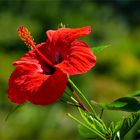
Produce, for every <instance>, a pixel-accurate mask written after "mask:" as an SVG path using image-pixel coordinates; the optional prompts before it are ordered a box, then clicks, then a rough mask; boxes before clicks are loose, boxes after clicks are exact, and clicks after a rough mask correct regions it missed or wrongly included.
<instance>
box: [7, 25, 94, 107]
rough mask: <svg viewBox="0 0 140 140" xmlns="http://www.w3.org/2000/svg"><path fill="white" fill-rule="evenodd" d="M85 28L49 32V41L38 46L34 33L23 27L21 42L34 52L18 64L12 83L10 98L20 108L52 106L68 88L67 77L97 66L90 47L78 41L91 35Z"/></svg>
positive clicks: (11, 77) (9, 92) (20, 31)
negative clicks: (34, 39)
mask: <svg viewBox="0 0 140 140" xmlns="http://www.w3.org/2000/svg"><path fill="white" fill-rule="evenodd" d="M90 31H91V29H90V27H89V26H87V27H83V28H75V29H72V28H60V29H58V30H49V31H47V32H46V35H47V37H48V39H47V40H46V42H43V43H41V44H38V45H36V46H35V45H34V41H33V38H32V37H31V35H30V32H29V31H28V30H27V29H26V28H24V27H23V26H21V27H20V28H19V29H18V33H19V36H20V38H21V39H22V40H23V41H24V42H25V43H26V44H27V45H28V46H30V47H31V48H32V50H30V51H29V52H27V53H26V54H25V55H24V56H23V57H21V58H19V59H18V60H16V61H15V62H14V63H13V65H14V66H15V70H14V72H13V73H12V74H11V76H10V79H9V87H8V97H9V99H10V100H11V101H12V102H14V103H17V104H22V103H24V102H25V101H30V102H31V103H33V104H39V105H48V104H51V103H53V102H55V101H56V100H58V99H59V98H60V97H61V95H62V94H63V92H64V90H65V88H66V85H67V74H68V75H76V74H82V73H85V72H87V71H88V70H90V69H91V68H92V67H93V66H94V65H95V63H96V57H95V56H94V55H93V54H92V51H91V50H90V48H89V47H88V45H87V44H85V43H84V42H82V41H80V40H76V38H78V37H80V36H85V35H88V34H89V33H90Z"/></svg>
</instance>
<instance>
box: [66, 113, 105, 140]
mask: <svg viewBox="0 0 140 140" xmlns="http://www.w3.org/2000/svg"><path fill="white" fill-rule="evenodd" d="M68 116H69V117H70V118H72V119H73V120H75V121H76V122H78V123H79V124H80V125H82V126H83V127H85V128H87V129H88V130H90V131H92V132H93V133H95V134H96V135H98V136H99V137H101V138H102V139H103V140H106V138H105V136H103V135H102V134H101V133H100V132H98V131H96V130H95V129H93V128H91V127H90V126H89V125H87V124H84V123H83V122H81V121H80V120H78V119H77V118H75V117H74V116H72V115H71V114H69V113H68Z"/></svg>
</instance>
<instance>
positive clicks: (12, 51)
mask: <svg viewBox="0 0 140 140" xmlns="http://www.w3.org/2000/svg"><path fill="white" fill-rule="evenodd" d="M139 15H140V1H139V0H108V1H107V0H94V1H92V0H0V139H1V140H66V139H67V140H81V139H84V138H82V137H80V136H79V134H78V131H77V124H76V123H75V122H73V120H71V119H69V118H68V116H67V115H66V113H68V112H70V113H73V114H75V115H77V113H76V112H77V110H76V108H73V107H71V106H68V105H66V104H64V103H61V102H57V103H55V104H53V105H50V106H35V105H32V104H30V103H28V104H25V105H24V106H21V107H20V108H19V109H18V110H16V111H15V112H14V113H13V114H12V115H11V116H10V118H9V119H8V120H7V121H5V120H4V119H5V118H6V116H7V114H8V112H9V111H10V110H11V109H12V108H13V107H14V106H15V105H13V104H12V103H11V102H10V101H9V100H8V99H7V87H8V78H9V76H10V74H11V72H12V70H13V69H14V67H13V66H12V62H13V61H14V60H16V59H17V58H19V57H21V56H22V55H23V54H24V53H25V52H27V51H28V48H27V46H25V44H24V43H23V42H22V41H21V40H20V39H19V38H18V35H17V32H16V31H17V28H18V27H19V26H20V25H24V26H25V27H27V28H28V29H29V30H30V32H31V33H32V35H33V36H34V38H35V42H37V43H40V42H43V41H45V40H46V35H45V32H46V31H47V30H49V29H57V28H58V25H59V23H61V22H62V23H64V24H65V25H66V26H67V27H71V28H73V27H83V26H87V25H90V26H91V27H92V33H91V34H90V35H89V36H87V37H82V38H81V39H82V40H84V41H86V43H88V44H89V45H90V46H91V47H97V46H100V45H110V47H109V48H107V49H105V50H104V51H103V52H101V53H100V54H98V55H97V64H96V67H94V68H93V69H92V70H91V71H90V72H88V73H86V74H83V75H78V76H74V80H75V82H76V83H77V85H78V86H79V87H80V88H81V90H82V91H83V92H84V93H85V95H86V96H87V97H88V99H90V100H92V99H93V100H96V101H97V102H104V103H107V102H111V101H113V100H115V99H116V98H119V97H122V96H125V95H128V94H130V93H132V91H134V90H138V89H139V88H140V16H139ZM125 115H127V113H125V112H114V111H111V112H110V111H105V113H104V115H103V119H104V121H105V122H106V124H107V125H109V123H110V122H111V121H112V120H119V119H121V117H122V116H125ZM139 128H140V125H139V123H138V124H137V125H136V127H135V128H134V129H133V130H132V131H131V132H130V133H129V134H128V135H127V137H126V138H125V139H126V140H135V139H138V137H139V135H140V134H139V133H138V131H137V130H138V129H139Z"/></svg>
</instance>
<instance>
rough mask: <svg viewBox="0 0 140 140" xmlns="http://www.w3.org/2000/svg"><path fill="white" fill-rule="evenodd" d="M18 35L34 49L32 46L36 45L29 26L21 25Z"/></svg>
mask: <svg viewBox="0 0 140 140" xmlns="http://www.w3.org/2000/svg"><path fill="white" fill-rule="evenodd" d="M18 35H19V37H20V39H21V40H22V41H23V42H24V43H25V44H26V45H27V46H29V47H30V48H31V49H33V47H32V46H34V45H35V42H34V38H33V37H32V36H31V34H30V32H29V31H28V29H27V28H25V27H24V26H20V27H19V28H18Z"/></svg>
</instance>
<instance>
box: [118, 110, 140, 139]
mask: <svg viewBox="0 0 140 140" xmlns="http://www.w3.org/2000/svg"><path fill="white" fill-rule="evenodd" d="M139 119H140V112H136V113H132V114H131V115H130V116H128V117H127V118H124V119H123V120H122V121H120V122H119V123H120V124H121V129H120V137H121V139H123V137H124V136H125V135H126V134H127V133H128V131H129V130H130V129H131V128H132V127H133V126H134V125H135V124H136V122H137V121H138V120H139Z"/></svg>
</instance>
